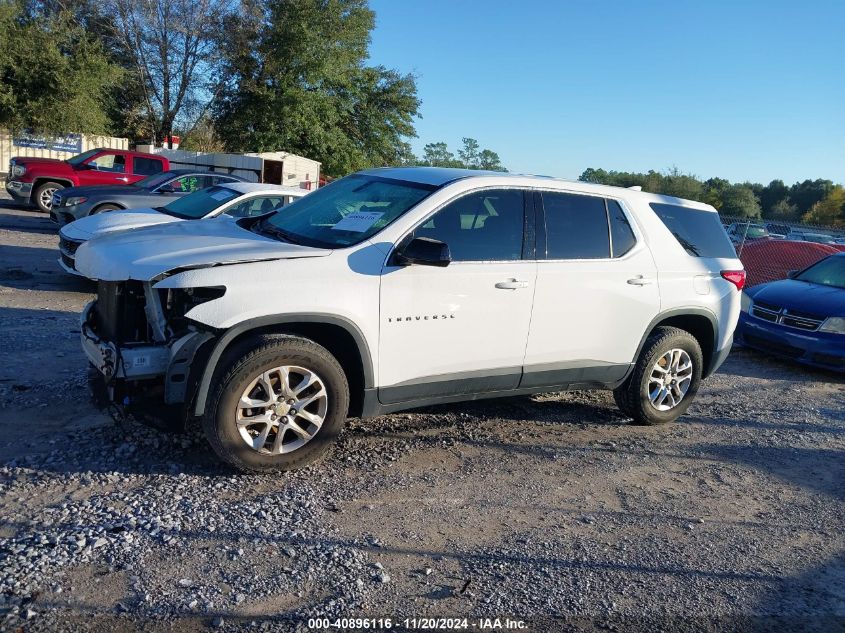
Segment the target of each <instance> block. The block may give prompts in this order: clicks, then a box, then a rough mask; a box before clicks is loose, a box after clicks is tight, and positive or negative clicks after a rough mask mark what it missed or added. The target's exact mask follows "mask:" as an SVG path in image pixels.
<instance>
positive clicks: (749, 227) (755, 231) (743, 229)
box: [728, 222, 771, 244]
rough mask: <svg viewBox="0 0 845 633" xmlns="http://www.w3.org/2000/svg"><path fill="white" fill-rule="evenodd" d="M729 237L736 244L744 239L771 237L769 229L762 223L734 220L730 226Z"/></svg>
mask: <svg viewBox="0 0 845 633" xmlns="http://www.w3.org/2000/svg"><path fill="white" fill-rule="evenodd" d="M728 237H730V238H731V241H732V242H734V243H735V244H738V243H740V242H743V241H746V242H748V241H750V240H762V239H769V238H771V235H769V230H768V229H767V228H766V227H765V226H764V225H762V224H750V223H746V222H734V223H733V224H731V225H730V226H729V227H728Z"/></svg>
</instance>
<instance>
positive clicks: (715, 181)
mask: <svg viewBox="0 0 845 633" xmlns="http://www.w3.org/2000/svg"><path fill="white" fill-rule="evenodd" d="M730 186H731V183H730V182H728V181H727V180H725V179H724V178H708V179H707V180H705V181H704V185H703V191H702V194H701V201H702V202H706V203H707V204H709V205H711V206H712V207H713V208H715V209H721V208H722V196H723V195H724V193H725V190H726V189H727V188H728V187H730Z"/></svg>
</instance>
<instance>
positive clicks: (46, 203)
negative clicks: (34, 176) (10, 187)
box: [33, 181, 65, 213]
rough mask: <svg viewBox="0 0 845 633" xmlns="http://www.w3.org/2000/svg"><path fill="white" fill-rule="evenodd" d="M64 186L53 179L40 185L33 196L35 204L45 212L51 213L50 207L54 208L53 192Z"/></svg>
mask: <svg viewBox="0 0 845 633" xmlns="http://www.w3.org/2000/svg"><path fill="white" fill-rule="evenodd" d="M64 188H65V186H64V185H60V184H59V183H57V182H52V181H51V182H45V183H43V184H40V185H38V187H37V188H36V189H35V196H33V199H34V201H35V206H37V207H38V208H39V209H41V210H42V211H43V212H44V213H50V209H52V208H53V194H54V193H56V192H57V191H58V190H59V189H64Z"/></svg>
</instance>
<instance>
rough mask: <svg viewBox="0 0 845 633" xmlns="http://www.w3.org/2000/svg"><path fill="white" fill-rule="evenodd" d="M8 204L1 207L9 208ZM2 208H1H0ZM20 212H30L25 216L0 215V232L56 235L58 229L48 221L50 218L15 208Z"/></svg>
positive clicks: (24, 208) (37, 212) (39, 213)
mask: <svg viewBox="0 0 845 633" xmlns="http://www.w3.org/2000/svg"><path fill="white" fill-rule="evenodd" d="M9 206H10V205H9V204H4V205H3V207H9ZM0 208H2V207H0ZM16 208H17V209H20V210H21V211H31V213H27V214H26V215H11V214H8V213H0V230H4V231H19V232H21V233H42V234H45V235H58V233H59V227H58V225H57V224H54V223H53V222H52V220H50V216H48V215H46V214H44V213H41V212H40V211H35V210H32V209H27V208H26V207H24V206H20V207H16Z"/></svg>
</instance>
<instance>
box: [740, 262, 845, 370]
mask: <svg viewBox="0 0 845 633" xmlns="http://www.w3.org/2000/svg"><path fill="white" fill-rule="evenodd" d="M790 276H791V278H790V279H783V280H781V281H775V282H771V283H767V284H762V285H759V286H755V287H753V288H749V289H748V290H746V291H745V292H744V293H743V297H742V313H741V315H740V318H739V326H738V327H737V336H736V340H737V342H738V343H741V344H743V345H746V346H748V347H751V348H754V349H758V350H761V351H763V352H768V353H770V354H774V355H776V356H781V357H784V358H789V359H792V360H795V361H798V362H800V363H805V364H807V365H814V366H817V367H825V368H827V369H833V370H836V371H845V253H839V254H836V255H831V256H829V257H827V258H825V259H823V260H821V261H820V262H817V263H815V264H813V265H812V266H810V267H809V268H806V269H804V270H802V271H801V272H798V273H794V274H791V275H790Z"/></svg>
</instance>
